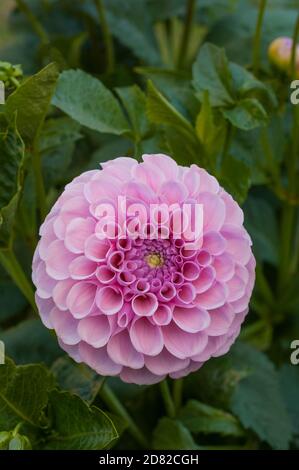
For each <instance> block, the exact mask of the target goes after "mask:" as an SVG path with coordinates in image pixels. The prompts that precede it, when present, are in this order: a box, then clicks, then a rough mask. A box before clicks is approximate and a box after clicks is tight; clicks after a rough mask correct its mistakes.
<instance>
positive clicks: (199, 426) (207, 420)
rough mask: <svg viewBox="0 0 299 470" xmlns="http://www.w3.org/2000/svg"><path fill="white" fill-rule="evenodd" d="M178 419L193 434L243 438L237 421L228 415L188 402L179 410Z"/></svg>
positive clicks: (204, 405)
mask: <svg viewBox="0 0 299 470" xmlns="http://www.w3.org/2000/svg"><path fill="white" fill-rule="evenodd" d="M179 419H180V421H182V423H183V424H184V426H185V427H186V428H187V429H189V431H191V432H193V433H204V434H211V433H216V434H221V435H222V436H236V437H239V436H243V435H244V430H243V429H242V427H241V425H240V423H239V421H238V420H237V419H236V418H235V417H234V416H233V415H232V414H230V413H227V412H226V411H223V410H220V409H218V408H214V407H212V406H209V405H206V404H204V403H201V402H199V401H196V400H189V401H188V402H187V404H186V405H185V406H184V407H183V408H182V409H181V411H180V413H179Z"/></svg>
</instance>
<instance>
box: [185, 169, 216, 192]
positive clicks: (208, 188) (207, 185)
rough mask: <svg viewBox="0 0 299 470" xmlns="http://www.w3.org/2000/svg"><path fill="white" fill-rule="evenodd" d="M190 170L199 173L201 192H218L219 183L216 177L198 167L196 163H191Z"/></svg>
mask: <svg viewBox="0 0 299 470" xmlns="http://www.w3.org/2000/svg"><path fill="white" fill-rule="evenodd" d="M190 168H191V170H193V171H197V172H198V173H199V175H200V188H199V189H200V192H201V193H205V192H208V193H212V194H217V193H218V192H219V189H220V187H219V183H218V181H217V180H216V178H215V177H214V176H212V175H210V174H209V173H208V172H207V171H206V170H204V169H203V168H199V167H198V166H197V165H191V167H190Z"/></svg>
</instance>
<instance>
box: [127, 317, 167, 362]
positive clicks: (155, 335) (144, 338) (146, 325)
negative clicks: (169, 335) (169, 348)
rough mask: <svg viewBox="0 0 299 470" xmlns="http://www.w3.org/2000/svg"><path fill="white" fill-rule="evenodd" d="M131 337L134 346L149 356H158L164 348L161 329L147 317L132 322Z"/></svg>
mask: <svg viewBox="0 0 299 470" xmlns="http://www.w3.org/2000/svg"><path fill="white" fill-rule="evenodd" d="M130 338H131V341H132V344H133V346H134V348H135V349H136V350H137V351H139V352H141V353H143V354H147V355H148V356H156V355H157V354H159V353H160V352H161V351H162V349H163V337H162V333H161V329H160V328H159V327H158V326H154V325H152V324H151V323H150V322H149V320H148V319H147V318H138V319H136V320H135V321H134V322H133V323H132V326H131V328H130Z"/></svg>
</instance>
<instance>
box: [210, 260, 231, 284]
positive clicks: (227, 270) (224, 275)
mask: <svg viewBox="0 0 299 470" xmlns="http://www.w3.org/2000/svg"><path fill="white" fill-rule="evenodd" d="M213 268H214V269H215V272H216V279H217V281H221V282H226V281H228V280H229V279H231V278H232V277H233V275H234V273H235V263H234V261H233V258H232V256H231V255H229V254H228V253H222V255H220V256H216V257H215V258H214V261H213Z"/></svg>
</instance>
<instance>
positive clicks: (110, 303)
mask: <svg viewBox="0 0 299 470" xmlns="http://www.w3.org/2000/svg"><path fill="white" fill-rule="evenodd" d="M123 303H124V299H123V295H122V293H121V291H120V290H118V289H116V288H115V287H110V286H106V287H102V288H100V289H99V290H98V292H97V295H96V304H97V306H98V308H99V309H100V310H101V311H102V312H104V313H106V315H114V314H115V313H117V312H119V311H120V309H121V308H122V306H123Z"/></svg>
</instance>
